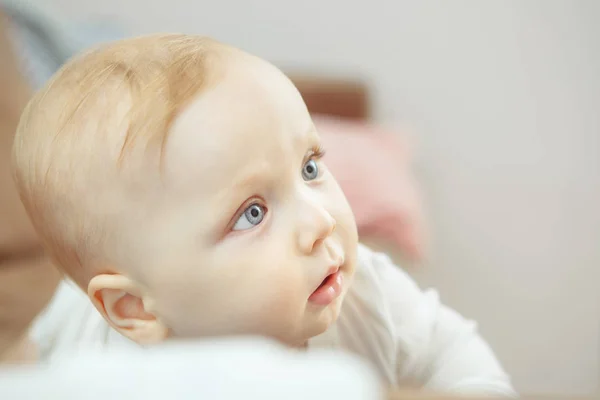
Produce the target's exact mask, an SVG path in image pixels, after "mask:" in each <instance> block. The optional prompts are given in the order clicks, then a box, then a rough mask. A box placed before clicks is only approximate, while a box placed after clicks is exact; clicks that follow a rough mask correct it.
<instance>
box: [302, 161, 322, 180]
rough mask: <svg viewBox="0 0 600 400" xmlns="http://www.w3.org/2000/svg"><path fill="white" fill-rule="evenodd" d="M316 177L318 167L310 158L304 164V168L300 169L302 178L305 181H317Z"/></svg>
mask: <svg viewBox="0 0 600 400" xmlns="http://www.w3.org/2000/svg"><path fill="white" fill-rule="evenodd" d="M318 176H319V166H318V165H317V162H316V161H315V160H314V159H312V158H311V159H310V160H308V161H307V162H306V163H305V164H304V167H302V178H304V180H305V181H312V180H315V179H317V177H318Z"/></svg>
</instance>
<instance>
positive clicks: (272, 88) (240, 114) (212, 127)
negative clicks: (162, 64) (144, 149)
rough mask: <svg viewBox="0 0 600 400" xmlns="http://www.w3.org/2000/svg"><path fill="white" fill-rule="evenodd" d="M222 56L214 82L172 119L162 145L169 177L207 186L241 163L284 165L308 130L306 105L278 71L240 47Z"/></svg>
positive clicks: (246, 166) (217, 183) (240, 167)
mask: <svg viewBox="0 0 600 400" xmlns="http://www.w3.org/2000/svg"><path fill="white" fill-rule="evenodd" d="M226 57H227V58H226V59H225V60H224V62H223V63H222V65H221V66H222V68H223V70H222V71H221V72H220V79H219V81H218V83H216V84H215V85H213V86H211V87H210V88H208V89H207V90H205V91H203V92H202V93H201V94H199V95H198V96H197V97H196V98H195V99H194V100H193V101H192V103H191V104H190V105H189V106H188V107H187V108H186V109H185V110H184V111H183V112H182V113H181V114H180V115H179V116H178V118H177V119H176V120H175V122H174V124H173V127H172V130H171V133H170V136H169V140H168V142H167V146H166V148H165V165H166V173H167V177H168V179H169V181H171V182H178V183H181V184H184V185H188V184H190V183H192V184H194V183H195V184H201V185H203V186H204V187H205V188H206V189H207V190H210V189H211V188H215V189H216V188H219V187H221V186H223V184H224V182H223V181H224V180H226V179H228V178H229V177H231V178H232V179H233V178H234V176H235V175H238V174H239V172H240V171H241V170H243V169H246V170H256V171H251V172H256V173H260V172H261V171H262V170H265V171H266V170H268V169H269V168H272V167H273V164H276V165H284V164H285V161H286V159H289V156H290V155H291V154H292V153H293V152H294V148H295V146H297V145H298V144H300V143H303V142H306V136H307V134H308V132H311V128H312V122H311V119H310V116H309V114H308V111H307V109H306V106H305V104H304V102H303V101H302V98H301V96H300V94H299V93H298V91H297V90H296V88H295V87H294V86H293V85H292V84H291V82H290V81H289V80H288V79H287V78H286V77H285V76H284V75H283V74H282V73H281V72H279V71H278V70H277V69H276V68H275V67H273V66H272V65H270V64H268V63H266V62H264V61H262V60H260V59H257V58H254V57H252V56H249V55H246V54H243V53H241V54H240V53H236V54H233V55H227V56H226ZM229 183H231V182H229Z"/></svg>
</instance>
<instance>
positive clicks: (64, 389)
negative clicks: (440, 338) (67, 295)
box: [0, 339, 383, 400]
mask: <svg viewBox="0 0 600 400" xmlns="http://www.w3.org/2000/svg"><path fill="white" fill-rule="evenodd" d="M382 396H383V394H382V392H381V389H380V386H379V382H378V380H377V379H376V377H375V374H374V373H373V372H372V371H371V370H370V369H369V368H368V367H366V366H365V364H363V363H362V362H360V361H358V359H356V358H354V357H350V356H347V355H343V354H339V353H331V352H310V353H305V352H298V351H296V350H287V349H285V348H283V347H280V346H279V345H277V344H275V343H271V342H269V341H265V340H262V339H256V340H252V339H221V340H215V341H206V342H189V343H178V344H171V345H167V346H163V347H159V348H153V349H145V350H132V349H131V348H130V347H128V348H115V349H113V350H112V351H108V352H103V353H100V352H98V353H89V352H86V354H85V355H83V354H82V355H80V356H78V357H74V358H69V359H63V360H62V361H57V362H56V363H53V364H52V365H51V366H35V367H33V366H32V367H23V368H19V369H12V370H8V369H6V370H4V371H1V370H0V398H2V399H17V398H19V399H42V398H43V399H48V400H51V399H61V400H69V399H82V398H85V399H87V400H107V399H111V400H121V399H123V400H130V399H144V400H154V399H157V400H158V399H160V400H164V399H178V400H185V399H211V400H225V399H261V400H269V399H273V400H275V399H277V400H281V399H286V400H295V399H298V400H306V399H311V400H320V399H323V400H331V399H344V400H371V399H380V398H382Z"/></svg>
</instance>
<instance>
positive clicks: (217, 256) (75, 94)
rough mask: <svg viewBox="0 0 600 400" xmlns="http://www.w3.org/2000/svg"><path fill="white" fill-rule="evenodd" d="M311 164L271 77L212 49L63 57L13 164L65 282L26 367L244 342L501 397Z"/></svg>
mask: <svg viewBox="0 0 600 400" xmlns="http://www.w3.org/2000/svg"><path fill="white" fill-rule="evenodd" d="M324 153H325V150H324V149H323V148H322V147H321V145H320V142H319V136H318V133H317V132H316V131H315V128H314V126H313V124H312V121H311V118H310V115H309V113H308V111H307V109H306V106H305V104H304V102H303V101H302V98H301V96H300V94H299V93H298V91H297V90H296V88H295V87H294V85H293V84H292V83H291V82H290V81H289V80H288V79H287V78H286V77H285V76H284V74H283V73H281V72H280V71H279V70H277V69H276V68H275V67H274V66H272V65H270V64H269V63H267V62H265V61H263V60H261V59H258V58H256V57H254V56H251V55H249V54H246V53H244V52H242V51H240V50H237V49H234V48H231V47H228V46H226V45H224V44H220V43H217V42H215V41H213V40H210V39H207V38H202V37H196V36H187V35H155V36H148V37H141V38H135V39H129V40H123V41H119V42H115V43H110V44H107V45H104V46H102V47H100V48H98V49H95V50H93V51H90V52H88V53H86V54H83V55H81V56H79V57H76V58H75V59H73V60H71V61H70V62H69V63H68V64H67V65H65V66H64V67H63V68H62V69H61V70H60V71H59V72H58V73H57V74H56V75H55V76H54V77H53V78H52V79H51V81H50V82H49V83H48V84H47V85H46V86H45V87H44V88H43V89H42V90H41V91H40V92H39V93H37V95H36V96H35V97H34V98H33V99H32V100H31V102H30V103H29V105H28V107H27V108H26V110H25V112H24V114H23V116H22V119H21V122H20V125H19V128H18V132H17V135H16V139H15V146H14V152H13V157H14V160H13V161H14V166H15V177H16V182H17V185H18V188H19V190H20V193H21V197H22V200H23V202H24V204H25V207H26V209H27V210H28V213H29V215H30V217H31V219H32V221H33V224H34V226H35V228H36V230H37V231H38V233H39V234H40V236H41V238H42V240H43V241H44V244H45V247H46V249H47V251H48V252H49V254H50V255H51V256H52V257H53V259H54V260H55V262H56V264H57V265H59V266H60V268H61V269H62V270H63V271H64V272H65V273H66V275H67V276H68V277H69V278H70V280H71V281H72V282H74V284H71V283H70V281H65V282H64V283H63V285H62V286H61V288H60V289H59V291H58V293H57V294H56V296H55V298H54V300H53V302H52V303H51V305H50V307H49V308H48V310H47V311H46V312H45V314H43V315H42V316H41V317H40V319H39V320H38V321H37V323H36V325H35V326H34V328H33V333H32V334H33V336H34V337H37V339H38V340H40V341H41V342H40V343H41V344H42V350H43V352H42V354H43V355H44V356H46V357H50V356H52V354H53V353H58V352H59V351H60V352H64V351H68V350H69V349H74V348H78V349H81V348H85V347H86V346H110V345H113V344H115V343H117V342H119V341H122V338H127V339H130V340H126V342H128V343H137V344H141V345H150V344H153V343H160V342H163V341H165V340H168V339H172V338H177V339H183V338H198V337H211V336H213V337H214V336H228V335H258V336H266V337H270V338H273V339H276V340H278V341H279V342H282V343H284V344H287V345H289V346H292V347H298V348H304V347H307V348H308V349H311V348H319V347H320V348H322V347H330V348H331V347H333V348H340V349H345V350H348V351H351V352H354V353H356V354H358V355H359V356H362V357H363V358H365V359H367V360H369V361H370V362H371V363H372V364H373V366H374V367H375V368H376V369H377V370H378V371H379V373H380V375H381V377H382V378H383V379H384V380H385V381H386V382H387V383H389V384H390V385H393V386H401V385H406V384H409V383H410V384H415V383H416V384H418V385H419V386H421V387H426V388H430V389H434V390H446V391H458V392H470V393H483V394H499V395H513V394H514V392H513V389H512V387H511V384H510V381H509V378H508V377H507V375H506V374H505V372H504V371H503V369H502V367H501V366H500V365H499V363H498V361H497V360H496V358H495V356H494V355H493V353H492V351H491V350H490V348H489V347H488V345H487V344H486V343H485V342H484V341H483V339H481V338H480V337H479V335H478V334H477V332H476V328H475V324H473V323H471V322H468V321H466V320H464V319H463V318H462V317H461V316H459V315H458V314H457V313H455V312H454V311H452V310H450V309H448V308H446V307H444V306H442V305H440V303H439V301H438V298H437V295H436V294H435V292H422V291H420V290H419V289H418V288H417V286H416V285H415V283H414V282H413V281H412V280H411V279H410V278H409V277H408V276H407V275H406V274H405V273H403V272H402V271H401V270H400V269H399V268H398V267H396V266H395V265H393V264H392V262H391V261H390V259H389V258H388V257H386V256H384V255H382V254H376V253H373V252H372V251H370V250H369V249H367V248H366V247H364V246H362V245H360V244H358V237H357V231H356V225H355V222H354V218H353V214H352V212H351V210H350V207H349V206H348V203H347V201H346V199H345V197H344V195H343V193H342V191H341V190H340V188H339V186H338V185H337V183H336V181H335V179H334V177H333V176H331V174H330V173H329V172H328V171H327V168H326V166H325V164H324V163H323V156H324ZM373 156H374V155H373ZM368 157H369V155H368V154H365V159H364V160H357V168H360V162H368ZM75 285H76V286H75ZM77 286H78V287H77ZM80 289H83V290H80ZM84 293H87V296H85V294H84ZM85 297H88V298H89V301H88V300H87V299H86V298H85ZM44 340H45V343H46V346H44Z"/></svg>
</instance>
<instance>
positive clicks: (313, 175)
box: [138, 52, 357, 345]
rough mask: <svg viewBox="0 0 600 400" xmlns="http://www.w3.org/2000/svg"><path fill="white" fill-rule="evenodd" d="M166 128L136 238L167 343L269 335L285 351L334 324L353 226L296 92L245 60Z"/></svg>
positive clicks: (229, 61) (235, 61)
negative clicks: (154, 188)
mask: <svg viewBox="0 0 600 400" xmlns="http://www.w3.org/2000/svg"><path fill="white" fill-rule="evenodd" d="M223 64H224V65H223V66H222V68H223V75H222V76H221V78H220V80H219V82H218V83H217V84H215V85H213V86H211V87H210V88H208V89H207V90H205V91H203V92H202V94H200V95H199V96H198V97H197V98H196V99H195V100H194V102H193V103H192V104H191V105H190V106H189V107H187V108H186V109H185V110H184V111H183V112H182V113H181V114H180V115H179V116H178V118H177V119H176V120H175V122H174V124H173V128H172V131H171V133H170V136H169V139H168V141H167V144H166V147H165V152H164V161H165V176H164V182H166V186H167V187H166V189H165V191H164V192H163V193H162V194H161V195H160V196H159V198H157V200H156V204H154V205H155V206H156V209H157V211H156V212H155V213H154V215H152V216H151V217H150V218H149V219H148V220H147V221H145V226H144V228H143V229H140V232H139V233H138V236H139V237H138V240H139V241H140V245H141V246H143V247H144V249H145V253H146V255H145V260H144V262H143V264H145V265H144V266H143V270H144V271H143V272H139V273H140V274H141V275H140V276H143V281H144V284H145V285H146V286H147V290H148V292H149V293H150V296H151V298H152V299H153V303H154V310H155V312H156V314H157V316H158V318H159V319H160V320H162V322H163V323H164V324H165V325H166V326H167V327H168V328H170V330H171V332H172V334H173V335H174V336H177V337H191V336H199V335H228V334H258V335H268V336H272V337H275V338H277V339H279V340H282V341H284V342H286V343H289V344H292V345H301V344H303V343H304V342H305V341H306V340H307V339H308V338H310V337H312V336H315V335H318V334H320V333H322V332H323V331H325V330H326V329H327V328H328V326H329V325H330V324H331V323H332V322H333V321H335V319H336V318H337V316H338V313H339V310H340V307H341V303H342V300H343V298H344V295H345V293H346V291H347V289H348V286H349V285H350V282H351V280H352V276H353V273H354V268H355V259H356V247H357V232H356V225H355V222H354V217H353V215H352V212H351V210H350V207H349V205H348V203H347V201H346V199H345V197H344V195H343V194H342V192H341V190H340V188H339V186H338V184H337V183H336V181H335V179H334V178H333V177H332V176H331V175H330V173H329V172H328V171H327V169H326V167H325V165H324V164H323V161H322V160H321V158H320V156H321V149H320V141H319V137H318V135H317V132H316V131H315V128H314V126H313V124H312V121H311V118H310V116H309V113H308V112H307V109H306V106H305V104H304V102H303V101H302V99H301V96H300V94H299V93H298V92H297V90H296V89H295V87H294V86H293V85H292V84H291V83H290V82H289V80H288V79H287V78H285V77H284V75H283V74H281V73H280V72H279V71H278V70H277V69H275V68H274V67H273V66H271V65H269V64H267V63H265V62H263V61H261V60H259V59H256V58H253V57H251V56H248V55H245V54H241V53H237V52H235V53H233V54H229V55H227V56H226V57H225V60H224V62H223Z"/></svg>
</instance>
